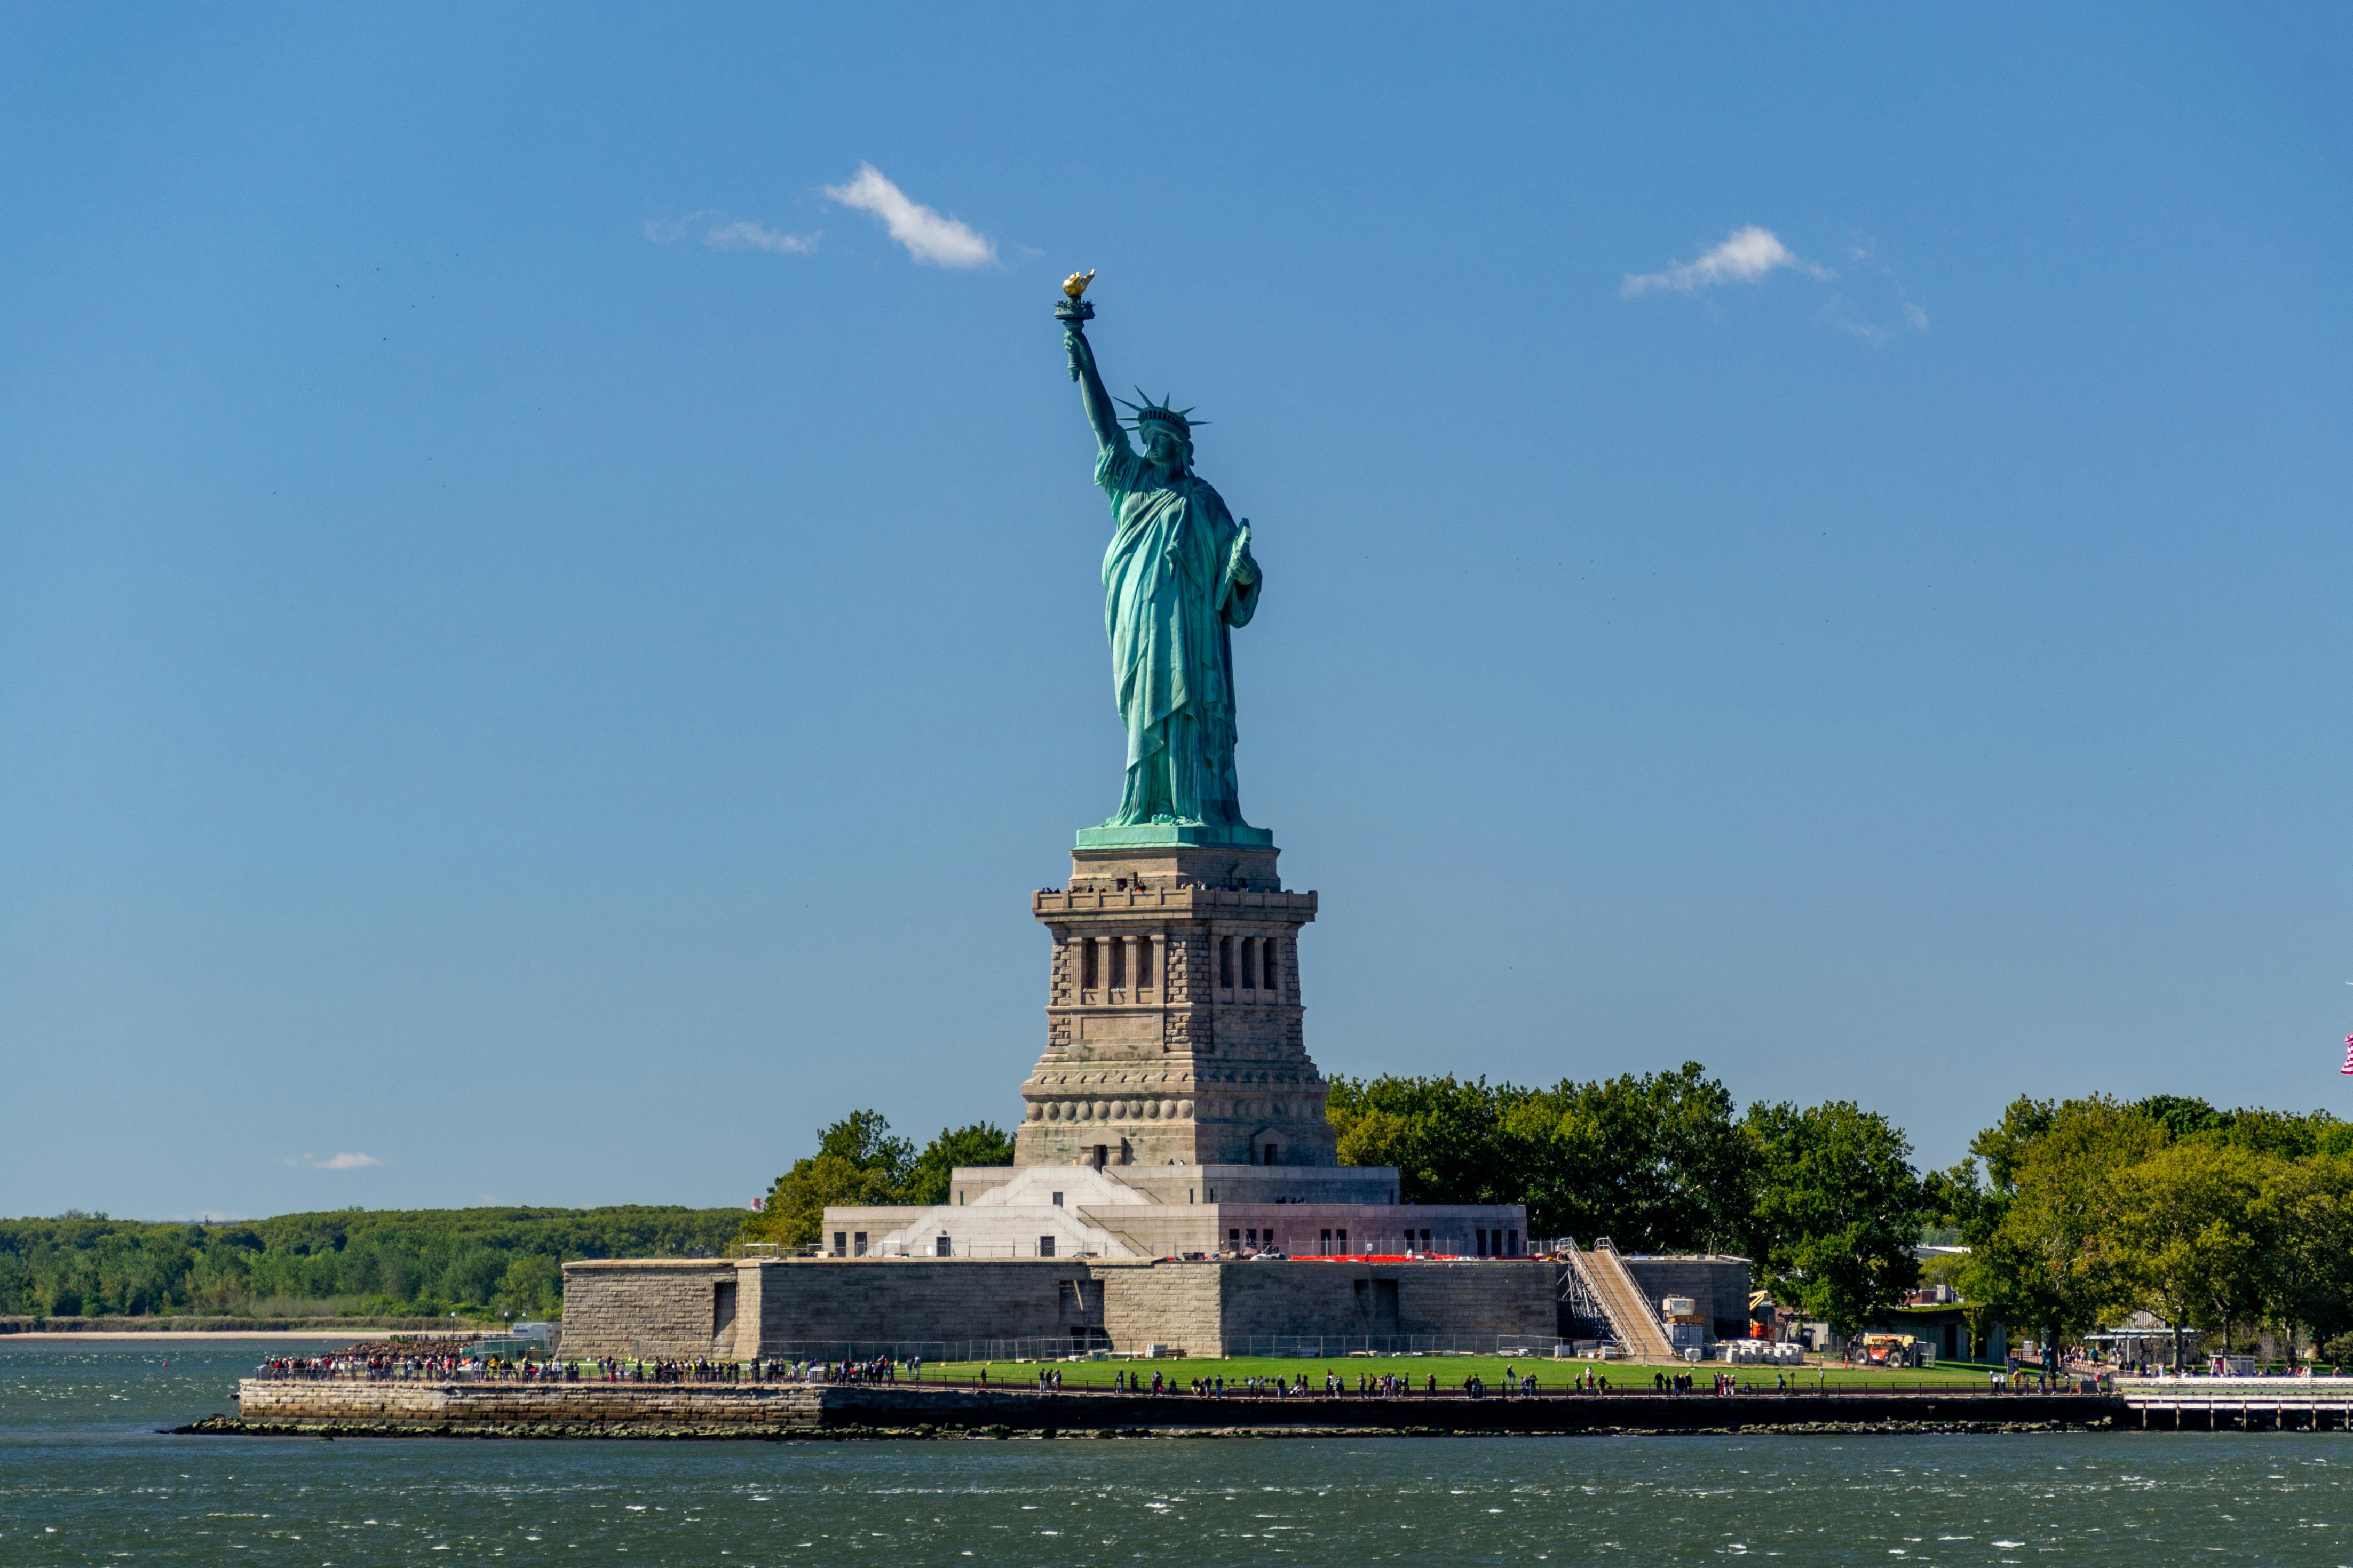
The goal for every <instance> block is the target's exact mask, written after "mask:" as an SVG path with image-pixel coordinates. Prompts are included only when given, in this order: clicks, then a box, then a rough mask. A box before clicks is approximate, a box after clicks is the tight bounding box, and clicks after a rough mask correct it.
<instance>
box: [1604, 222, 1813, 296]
mask: <svg viewBox="0 0 2353 1568" xmlns="http://www.w3.org/2000/svg"><path fill="white" fill-rule="evenodd" d="M1784 267H1787V268H1794V269H1795V270H1797V271H1799V272H1803V273H1804V274H1806V275H1807V276H1808V277H1810V278H1817V279H1831V278H1835V277H1837V276H1838V274H1837V273H1835V272H1832V271H1831V269H1830V268H1827V267H1821V266H1818V265H1816V264H1815V263H1813V262H1810V261H1808V260H1807V259H1806V258H1803V257H1801V256H1799V255H1797V254H1795V253H1794V252H1792V251H1791V250H1790V249H1789V247H1788V246H1786V245H1783V244H1782V243H1781V241H1780V239H1779V237H1778V236H1776V235H1775V234H1774V232H1773V231H1772V230H1771V229H1769V228H1759V227H1757V226H1756V225H1755V224H1753V223H1752V224H1749V225H1747V226H1746V227H1742V228H1736V229H1734V230H1733V231H1732V233H1731V234H1730V235H1728V236H1726V237H1725V240H1724V243H1723V244H1721V245H1719V246H1717V247H1715V249H1713V250H1710V251H1708V252H1706V253H1705V254H1704V255H1703V256H1701V257H1700V258H1698V259H1697V260H1695V261H1675V262H1670V263H1669V264H1668V265H1667V269H1666V270H1665V271H1663V272H1629V273H1628V274H1626V281H1625V283H1624V285H1623V286H1622V287H1621V288H1620V289H1619V293H1620V296H1621V297H1622V298H1624V299H1628V300H1630V299H1632V298H1633V297H1634V296H1635V295H1637V294H1648V293H1650V292H1651V290H1652V289H1673V290H1674V291H1675V292H1676V293H1678V294H1688V293H1690V292H1691V291H1692V290H1693V289H1704V288H1707V287H1709V286H1711V285H1714V284H1717V283H1755V282H1757V281H1758V280H1760V279H1763V278H1764V277H1765V276H1766V274H1767V273H1769V272H1774V271H1778V269H1780V268H1784Z"/></svg>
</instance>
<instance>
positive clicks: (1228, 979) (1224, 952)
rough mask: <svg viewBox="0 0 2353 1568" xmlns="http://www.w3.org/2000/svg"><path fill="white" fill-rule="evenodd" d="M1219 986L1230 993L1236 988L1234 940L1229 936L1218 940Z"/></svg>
mask: <svg viewBox="0 0 2353 1568" xmlns="http://www.w3.org/2000/svg"><path fill="white" fill-rule="evenodd" d="M1218 984H1219V986H1221V987H1223V988H1224V989H1226V990H1228V991H1230V990H1232V989H1233V988H1234V939H1233V938H1232V937H1229V936H1221V937H1219V939H1218Z"/></svg>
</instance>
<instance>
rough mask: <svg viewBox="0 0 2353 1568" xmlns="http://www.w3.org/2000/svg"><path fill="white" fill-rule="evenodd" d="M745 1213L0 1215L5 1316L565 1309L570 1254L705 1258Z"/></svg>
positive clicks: (486, 1313)
mask: <svg viewBox="0 0 2353 1568" xmlns="http://www.w3.org/2000/svg"><path fill="white" fill-rule="evenodd" d="M740 1213H741V1211H740V1210H736V1209H689V1208H669V1207H646V1206H625V1207H616V1208H601V1209H533V1208H480V1209H409V1210H379V1211H369V1210H364V1209H343V1210H336V1211H333V1212H329V1213H321V1214H292V1215H279V1216H277V1217H276V1218H273V1219H259V1220H248V1221H239V1222H236V1223H232V1224H210V1225H199V1224H180V1223H161V1224H158V1223H153V1222H146V1221H138V1220H118V1219H110V1218H108V1217H107V1216H106V1215H79V1214H69V1215H65V1216H63V1217H60V1218H57V1219H16V1220H0V1314H6V1315H11V1316H32V1317H42V1318H47V1317H104V1316H126V1317H140V1316H151V1315H157V1314H167V1313H206V1314H214V1313H218V1314H227V1315H231V1316H237V1317H293V1316H314V1315H335V1314H342V1315H350V1316H366V1317H437V1318H438V1317H443V1316H446V1315H447V1314H448V1313H450V1312H452V1311H458V1312H462V1313H465V1314H467V1315H469V1316H483V1317H490V1316H495V1315H497V1314H499V1313H501V1312H507V1313H512V1314H513V1315H514V1316H516V1317H520V1318H530V1317H546V1316H551V1315H553V1314H554V1313H555V1312H557V1311H558V1310H561V1307H562V1304H563V1290H564V1265H565V1262H566V1261H567V1260H569V1259H571V1258H628V1257H646V1256H655V1257H662V1256H670V1257H677V1256H691V1255H695V1254H702V1255H704V1256H709V1255H712V1254H715V1253H717V1252H719V1251H720V1250H722V1249H723V1248H724V1247H725V1246H726V1245H727V1243H728V1242H729V1241H730V1240H731V1239H733V1237H734V1234H735V1227H736V1221H737V1218H738V1216H739V1215H740Z"/></svg>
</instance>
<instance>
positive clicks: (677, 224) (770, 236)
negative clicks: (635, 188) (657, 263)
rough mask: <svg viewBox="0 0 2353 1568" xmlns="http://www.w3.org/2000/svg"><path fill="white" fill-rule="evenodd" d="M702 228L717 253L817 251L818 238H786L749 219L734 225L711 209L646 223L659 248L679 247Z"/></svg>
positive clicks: (704, 239)
mask: <svg viewBox="0 0 2353 1568" xmlns="http://www.w3.org/2000/svg"><path fill="white" fill-rule="evenodd" d="M698 227H700V228H701V229H702V243H703V244H705V245H707V246H709V247H711V248H712V249H713V250H765V251H767V252H769V253H770V254H772V255H776V256H807V255H809V254H811V253H813V252H814V251H815V250H816V249H817V242H818V235H815V234H786V233H785V232H784V231H783V230H782V229H775V228H770V227H769V226H767V225H765V224H761V223H754V222H752V221H751V220H750V219H748V218H737V219H735V220H733V222H731V221H729V219H728V217H727V215H726V214H725V213H721V212H713V211H712V210H711V209H710V208H708V207H706V208H704V209H703V210H702V211H701V212H695V213H689V214H687V215H686V216H684V217H681V218H649V219H648V220H647V222H646V237H647V238H648V239H650V240H652V241H653V242H654V243H655V244H656V245H675V244H677V243H678V242H679V241H680V240H681V239H684V238H685V237H687V235H688V234H690V233H691V232H692V231H693V230H695V229H696V228H698ZM823 232H824V231H823V230H819V231H818V233H820V234H821V233H823Z"/></svg>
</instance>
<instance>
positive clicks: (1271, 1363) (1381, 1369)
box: [923, 1355, 1986, 1394]
mask: <svg viewBox="0 0 2353 1568" xmlns="http://www.w3.org/2000/svg"><path fill="white" fill-rule="evenodd" d="M982 1364H983V1363H979V1362H945V1363H939V1362H927V1363H924V1366H923V1381H924V1382H926V1383H930V1382H933V1381H934V1380H943V1381H949V1382H955V1383H970V1382H973V1381H974V1380H976V1378H977V1377H978V1376H979V1375H980V1371H981V1366H982ZM1040 1364H1041V1363H1035V1362H990V1363H987V1368H988V1381H989V1383H990V1384H991V1385H996V1384H1004V1385H1005V1386H1007V1387H1008V1388H1023V1387H1035V1386H1036V1385H1037V1382H1038V1371H1039V1365H1040ZM1042 1364H1044V1365H1047V1366H1050V1367H1052V1368H1053V1369H1054V1370H1055V1371H1056V1372H1059V1373H1061V1374H1062V1386H1063V1387H1064V1388H1109V1387H1110V1386H1111V1385H1112V1379H1113V1377H1114V1376H1115V1375H1117V1374H1119V1373H1128V1372H1133V1373H1137V1374H1138V1375H1139V1376H1140V1377H1141V1378H1142V1379H1143V1381H1144V1383H1145V1386H1147V1387H1148V1386H1150V1384H1151V1382H1152V1374H1153V1373H1155V1372H1157V1373H1161V1374H1163V1375H1164V1376H1165V1377H1167V1378H1170V1379H1173V1380H1175V1382H1176V1386H1177V1388H1178V1390H1179V1391H1180V1392H1182V1391H1184V1390H1186V1389H1187V1388H1189V1387H1190V1385H1191V1383H1192V1380H1193V1379H1195V1378H1197V1377H1222V1378H1224V1379H1225V1380H1226V1385H1227V1388H1228V1390H1229V1392H1230V1391H1231V1390H1232V1388H1233V1385H1234V1384H1235V1383H1236V1382H1237V1381H1239V1380H1241V1379H1245V1378H1252V1377H1257V1378H1268V1379H1271V1378H1277V1377H1281V1378H1284V1379H1287V1380H1293V1381H1295V1380H1296V1379H1298V1378H1299V1377H1300V1376H1302V1375H1304V1376H1305V1377H1306V1379H1307V1386H1308V1388H1309V1389H1310V1390H1311V1391H1314V1390H1320V1389H1321V1388H1322V1387H1323V1386H1324V1373H1325V1372H1326V1371H1330V1372H1332V1373H1335V1374H1337V1375H1338V1376H1341V1377H1344V1378H1345V1379H1347V1382H1348V1387H1349V1388H1350V1389H1351V1390H1352V1391H1353V1390H1354V1389H1355V1388H1356V1378H1357V1377H1358V1375H1360V1374H1361V1375H1363V1376H1366V1377H1380V1376H1384V1375H1390V1374H1394V1375H1397V1376H1400V1377H1409V1378H1411V1379H1412V1380H1413V1386H1414V1388H1415V1390H1416V1391H1417V1392H1419V1391H1422V1390H1424V1389H1426V1388H1427V1386H1428V1384H1429V1380H1430V1378H1431V1377H1436V1378H1437V1379H1438V1386H1439V1390H1440V1392H1441V1393H1444V1392H1448V1391H1451V1390H1459V1389H1461V1386H1462V1380H1463V1379H1464V1378H1466V1377H1470V1376H1472V1375H1474V1374H1475V1375H1477V1376H1479V1377H1481V1378H1483V1379H1484V1380H1485V1381H1486V1384H1487V1388H1488V1391H1489V1392H1490V1393H1491V1394H1492V1393H1493V1392H1495V1391H1496V1390H1498V1389H1499V1388H1500V1387H1501V1385H1502V1384H1503V1381H1504V1368H1505V1367H1507V1366H1508V1367H1511V1368H1513V1369H1514V1371H1516V1372H1517V1373H1520V1374H1521V1375H1523V1376H1525V1375H1529V1374H1533V1375H1534V1376H1535V1380H1536V1386H1537V1388H1538V1389H1540V1390H1542V1389H1560V1388H1566V1387H1567V1386H1568V1384H1569V1381H1570V1379H1571V1378H1573V1377H1577V1376H1581V1375H1582V1374H1583V1373H1584V1372H1585V1370H1586V1369H1587V1368H1588V1367H1590V1368H1592V1369H1593V1371H1594V1372H1596V1373H1599V1375H1600V1376H1602V1377H1606V1378H1608V1379H1609V1386H1610V1389H1611V1391H1612V1392H1616V1393H1624V1392H1627V1391H1629V1390H1634V1391H1641V1392H1648V1391H1649V1389H1650V1387H1651V1376H1652V1374H1653V1373H1660V1372H1668V1371H1671V1370H1673V1369H1671V1368H1667V1367H1654V1366H1648V1365H1633V1364H1630V1363H1625V1362H1581V1361H1566V1362H1564V1361H1552V1360H1549V1359H1546V1358H1539V1357H1507V1356H1465V1355H1446V1356H1388V1357H1378V1358H1374V1357H1345V1356H1344V1357H1337V1358H1335V1359H1332V1360H1328V1361H1303V1360H1298V1359H1294V1358H1275V1357H1237V1358H1235V1359H1233V1360H1231V1361H1195V1360H1163V1361H1133V1362H1129V1361H1076V1362H1048V1363H1042ZM1681 1370H1683V1371H1684V1372H1686V1373H1692V1374H1694V1376H1695V1377H1696V1378H1697V1379H1698V1384H1699V1386H1700V1387H1701V1388H1702V1389H1706V1388H1710V1387H1712V1386H1714V1383H1715V1373H1720V1372H1730V1373H1732V1374H1733V1376H1734V1377H1736V1378H1737V1379H1738V1380H1739V1381H1740V1383H1741V1384H1742V1386H1744V1387H1747V1388H1763V1389H1766V1390H1770V1389H1771V1388H1772V1387H1773V1386H1774V1384H1773V1379H1774V1377H1775V1376H1776V1374H1777V1373H1778V1375H1781V1376H1783V1377H1786V1378H1788V1380H1789V1382H1790V1384H1791V1386H1794V1387H1799V1388H1809V1389H1810V1388H1815V1387H1821V1388H1844V1389H1854V1390H1858V1391H1870V1390H1873V1389H1883V1390H1890V1391H1893V1390H1897V1389H1912V1388H1975V1389H1980V1390H1982V1389H1983V1388H1985V1386H1986V1374H1985V1373H1984V1372H1983V1371H1982V1370H1964V1369H1959V1368H1955V1369H1950V1370H1947V1369H1940V1368H1935V1367H1929V1368H1925V1369H1923V1370H1921V1371H1917V1372H1883V1371H1879V1370H1876V1369H1869V1368H1860V1367H1858V1368H1853V1369H1849V1368H1846V1367H1812V1366H1809V1367H1803V1368H1799V1367H1769V1366H1736V1367H1726V1366H1725V1364H1724V1363H1721V1362H1702V1363H1699V1364H1698V1365H1696V1366H1685V1367H1683V1368H1682V1369H1681Z"/></svg>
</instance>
